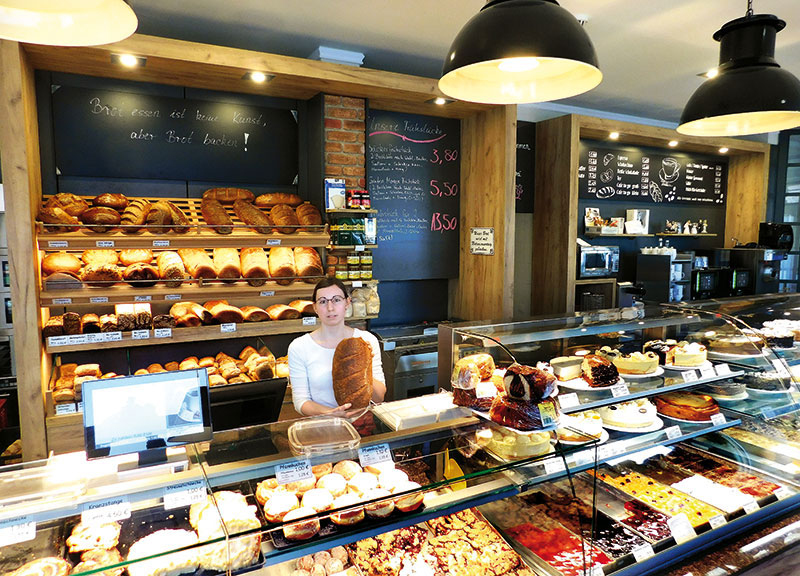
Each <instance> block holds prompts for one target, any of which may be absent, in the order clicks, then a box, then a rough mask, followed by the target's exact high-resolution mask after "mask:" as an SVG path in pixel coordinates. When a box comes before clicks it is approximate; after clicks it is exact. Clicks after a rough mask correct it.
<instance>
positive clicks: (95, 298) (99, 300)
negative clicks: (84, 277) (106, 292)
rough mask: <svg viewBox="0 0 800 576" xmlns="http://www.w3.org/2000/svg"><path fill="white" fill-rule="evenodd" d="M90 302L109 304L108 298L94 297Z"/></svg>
mask: <svg viewBox="0 0 800 576" xmlns="http://www.w3.org/2000/svg"><path fill="white" fill-rule="evenodd" d="M89 302H91V303H92V304H105V303H106V302H108V296H92V297H91V298H89Z"/></svg>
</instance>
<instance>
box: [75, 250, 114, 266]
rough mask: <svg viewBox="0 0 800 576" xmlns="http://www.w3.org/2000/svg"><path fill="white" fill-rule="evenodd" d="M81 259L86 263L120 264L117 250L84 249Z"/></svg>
mask: <svg viewBox="0 0 800 576" xmlns="http://www.w3.org/2000/svg"><path fill="white" fill-rule="evenodd" d="M81 260H83V263H84V264H86V265H92V264H95V265H108V266H116V265H117V264H119V257H117V252H116V250H97V249H94V250H84V251H83V254H81Z"/></svg>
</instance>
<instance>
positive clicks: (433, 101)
mask: <svg viewBox="0 0 800 576" xmlns="http://www.w3.org/2000/svg"><path fill="white" fill-rule="evenodd" d="M453 102H455V100H452V99H450V98H443V97H441V96H437V97H436V98H431V99H430V100H425V104H436V105H437V106H444V105H445V104H452V103H453Z"/></svg>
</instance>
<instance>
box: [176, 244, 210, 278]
mask: <svg viewBox="0 0 800 576" xmlns="http://www.w3.org/2000/svg"><path fill="white" fill-rule="evenodd" d="M178 254H179V255H180V257H181V260H183V265H184V266H185V267H186V270H187V271H188V272H189V274H191V276H192V278H195V279H198V278H204V279H206V280H210V279H213V278H216V277H217V273H216V271H215V270H214V262H213V261H212V260H211V258H210V257H209V255H208V254H206V251H205V250H203V249H202V248H181V249H180V250H178Z"/></svg>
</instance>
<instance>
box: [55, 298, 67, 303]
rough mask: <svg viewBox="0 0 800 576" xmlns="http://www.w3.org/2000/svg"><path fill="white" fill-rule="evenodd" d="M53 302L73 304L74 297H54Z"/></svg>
mask: <svg viewBox="0 0 800 576" xmlns="http://www.w3.org/2000/svg"><path fill="white" fill-rule="evenodd" d="M53 304H72V298H53Z"/></svg>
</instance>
